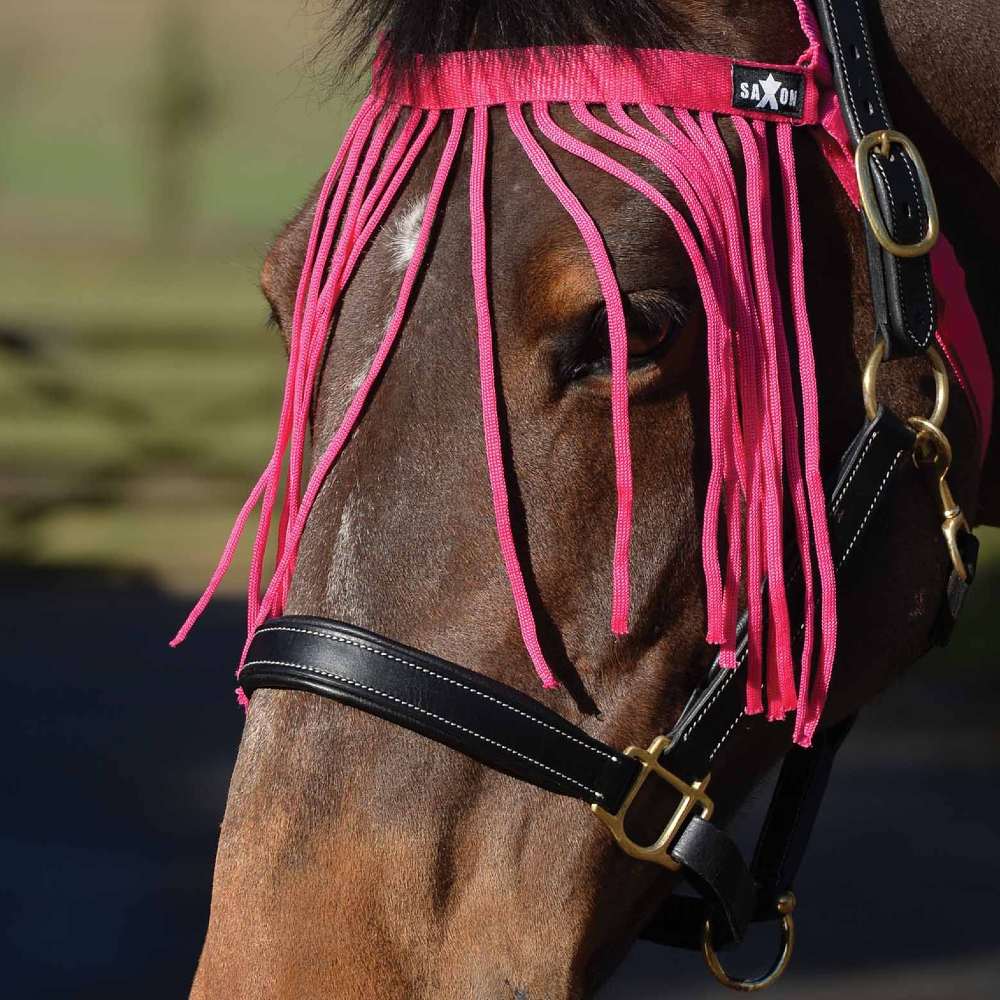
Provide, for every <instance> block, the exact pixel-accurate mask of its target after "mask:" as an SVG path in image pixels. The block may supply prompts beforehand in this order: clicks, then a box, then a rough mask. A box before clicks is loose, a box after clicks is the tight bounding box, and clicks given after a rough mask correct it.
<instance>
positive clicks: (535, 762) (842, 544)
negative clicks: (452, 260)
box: [240, 0, 975, 989]
mask: <svg viewBox="0 0 1000 1000" xmlns="http://www.w3.org/2000/svg"><path fill="white" fill-rule="evenodd" d="M817 7H818V10H819V14H820V19H821V21H822V25H823V29H824V37H825V40H826V43H827V47H828V48H829V50H830V54H831V57H832V59H833V64H834V69H835V77H836V83H837V89H838V93H839V95H840V99H841V103H842V105H843V111H844V115H845V118H846V119H847V122H848V126H849V130H850V132H851V135H852V138H853V140H854V141H855V142H856V143H857V142H859V141H860V140H861V139H862V137H863V136H866V135H869V134H871V133H873V132H876V131H879V130H885V129H888V128H890V127H891V122H890V120H889V116H888V112H887V110H886V106H885V98H884V95H883V91H882V86H881V83H880V80H879V76H878V72H877V69H876V66H875V63H874V60H873V55H872V49H871V44H870V40H869V35H868V28H867V25H866V23H865V15H864V4H863V2H862V0H817ZM893 135H895V133H893ZM892 141H894V142H896V141H898V140H895V139H893V140H892ZM883 153H884V150H883ZM870 159H871V162H870V164H868V165H867V169H868V170H870V171H871V175H872V181H873V187H874V192H875V196H876V198H877V202H878V209H879V210H880V212H881V221H882V222H883V225H884V230H887V231H888V236H889V237H890V239H891V241H895V242H896V243H897V244H903V245H905V244H916V243H919V242H920V240H921V238H922V237H923V235H925V233H926V231H927V230H928V228H929V226H930V219H931V216H932V214H933V206H932V205H930V206H929V205H928V204H927V203H926V200H925V198H924V190H923V188H922V187H921V185H920V184H919V183H918V182H917V178H918V173H917V166H916V165H915V164H914V162H913V160H912V159H911V156H910V152H909V150H908V149H907V148H906V147H905V146H904V147H903V148H901V149H899V150H897V151H896V152H895V155H894V156H888V155H881V156H877V157H874V156H873V157H871V158H870ZM920 168H921V169H922V165H920ZM871 219H872V216H871V215H868V216H866V215H862V220H863V225H864V228H865V234H866V240H867V246H868V252H869V253H868V256H869V269H870V272H871V279H872V289H873V301H874V306H875V320H876V331H877V337H879V338H881V339H882V340H883V341H884V342H885V343H886V345H887V347H891V349H892V350H893V351H894V352H896V353H901V354H912V353H916V352H919V351H921V350H923V349H925V348H926V347H927V346H928V344H929V343H930V340H931V338H932V335H933V332H934V329H935V327H936V318H935V312H934V296H933V293H932V291H931V285H930V272H929V263H928V260H927V257H926V255H922V256H916V257H906V256H899V255H898V253H893V252H891V251H889V250H887V249H884V247H883V243H884V242H885V240H884V237H885V233H882V234H881V238H882V241H881V242H880V238H879V236H877V234H876V233H875V232H874V231H873V228H872V225H871V222H870V220H871ZM875 221H876V222H878V221H880V220H877V219H876V220H875ZM913 447H914V433H913V432H912V431H911V430H910V428H909V427H908V426H906V425H904V424H903V423H901V422H900V421H899V420H898V419H897V418H896V417H895V416H893V415H892V414H891V413H889V412H888V411H885V410H879V411H878V412H877V413H876V415H875V416H874V419H872V420H870V421H869V422H867V423H866V424H865V426H864V427H863V428H862V430H861V431H860V433H859V434H858V435H857V437H856V438H855V439H854V441H853V442H852V444H851V446H850V447H849V448H848V450H847V452H846V453H845V454H844V456H843V458H842V460H841V462H840V466H839V469H838V470H837V473H836V475H835V476H834V477H833V478H832V480H831V481H830V482H829V483H828V488H827V498H828V511H829V519H830V534H831V546H832V550H833V555H834V559H835V565H836V569H837V573H838V576H840V577H841V586H842V587H843V586H844V583H845V581H846V580H847V579H849V574H850V573H851V571H852V563H853V562H856V561H857V557H858V553H859V551H860V550H861V549H862V548H863V546H864V545H865V541H866V538H867V537H868V536H869V535H870V533H871V532H872V529H873V526H874V525H876V524H877V523H878V521H879V517H880V513H881V511H882V509H883V508H884V507H885V506H886V505H887V504H888V502H889V497H890V494H891V493H892V491H893V488H894V487H895V485H896V483H897V482H898V481H899V480H900V479H902V478H904V477H906V476H914V475H915V473H914V472H913V470H912V465H911V463H910V462H909V461H905V460H904V459H905V458H906V457H907V456H908V455H909V454H910V453H911V451H912V449H913ZM963 554H965V555H966V557H967V558H966V562H967V563H968V565H967V569H968V575H969V579H971V575H972V573H973V571H974V563H975V551H974V547H972V546H971V545H970V546H968V547H967V548H966V549H965V550H964V553H963ZM798 572H799V570H798V567H797V566H795V565H791V566H789V578H790V579H793V578H794V576H795V574H796V573H798ZM963 582H965V581H964V580H963ZM792 610H793V614H794V615H795V620H796V621H798V622H801V620H802V615H801V610H802V609H801V607H800V608H798V609H792ZM739 640H740V645H739V647H738V657H737V669H735V670H726V669H724V668H722V667H721V666H719V663H718V660H716V662H715V664H713V666H712V667H711V669H710V670H709V672H708V675H707V677H706V678H705V680H704V682H703V683H702V685H701V686H700V687H699V688H698V689H697V690H696V691H695V692H694V693H693V694H692V695H691V698H690V700H689V702H688V705H687V707H686V708H685V709H684V711H683V712H682V714H681V716H680V718H679V719H678V720H677V721H676V723H675V724H674V726H673V728H672V729H671V730H670V732H669V734H668V735H666V736H664V737H658V738H657V739H656V740H655V741H654V743H653V744H652V746H651V747H650V748H649V749H648V750H641V749H638V748H636V747H629V748H628V749H627V750H625V751H624V752H620V751H619V750H618V749H616V748H614V747H611V746H608V745H606V744H604V743H602V742H601V741H600V740H597V739H595V738H594V737H592V736H590V735H589V734H588V733H586V732H584V731H583V730H582V729H580V728H579V727H577V726H574V725H572V724H571V723H569V722H567V721H566V720H565V719H563V718H562V717H560V716H559V715H557V714H556V713H554V712H552V711H551V710H550V709H548V708H546V707H545V706H544V705H542V704H541V703H539V702H537V701H536V700H535V699H533V698H530V697H528V696H527V695H524V694H522V693H521V692H519V691H516V690H514V689H513V688H510V687H508V686H507V685H505V684H501V683H499V682H497V681H494V680H491V679H490V678H489V677H487V676H484V675H483V674H480V673H475V672H472V671H470V670H467V669H465V668H464V667H461V666H458V665H456V664H453V663H448V662H446V661H444V660H441V659H439V658H437V657H435V656H432V655H431V654H429V653H425V652H421V651H419V650H415V649H410V648H409V647H406V646H403V645H401V644H399V643H397V642H394V641H392V640H390V639H386V638H384V637H381V636H378V635H374V634H372V633H370V632H367V631H365V630H364V629H361V628H358V627H356V626H353V625H346V624H342V623H340V622H334V621H330V620H326V619H322V618H312V617H300V616H286V617H282V618H276V619H273V620H271V621H268V622H266V623H265V624H264V625H263V626H262V627H261V628H260V629H259V630H258V631H257V633H256V634H255V636H254V638H253V641H252V644H251V646H250V648H249V652H248V655H247V658H246V664H245V667H244V669H243V672H242V674H241V675H240V681H241V684H242V686H243V690H244V691H245V692H246V694H247V695H248V696H249V695H251V694H252V693H253V692H254V691H255V690H257V689H258V688H286V689H292V690H298V691H308V692H312V693H314V694H318V695H321V696H323V697H327V698H331V699H334V700H336V701H340V702H343V703H345V704H347V705H351V706H353V707H355V708H359V709H362V710H363V711H366V712H369V713H371V714H373V715H377V716H380V717H381V718H384V719H388V720H390V721H392V722H394V723H396V724H398V725H401V726H403V727H405V728H407V729H411V730H414V731H415V732H418V733H421V734H423V735H424V736H426V737H429V738H430V739H433V740H436V741H438V742H439V743H442V744H444V745H446V746H448V747H451V748H452V749H454V750H457V751H460V752H461V753H463V754H466V755H467V756H469V757H471V758H473V759H475V760H477V761H480V762H481V763H483V764H485V765H486V766H488V767H491V768H494V769H495V770H498V771H502V772H504V773H506V774H509V775H512V776H513V777H515V778H518V779H520V780H522V781H525V782H528V783H530V784H533V785H537V786H538V787H540V788H544V789H547V790H549V791H551V792H555V793H558V794H561V795H568V796H572V797H575V798H578V799H581V800H582V801H584V802H586V803H588V804H589V805H590V806H591V808H592V810H593V812H594V813H595V814H596V815H597V817H598V818H599V819H601V820H602V822H604V823H605V825H606V826H607V827H608V828H609V829H610V831H611V833H612V835H613V836H614V837H615V839H616V840H617V842H618V844H619V845H620V846H621V847H622V849H623V850H624V851H626V853H628V854H630V855H632V856H634V857H636V858H638V859H641V860H646V861H652V862H655V863H657V864H659V865H661V866H663V867H665V868H669V869H671V870H674V871H679V872H683V874H684V875H685V876H686V878H687V880H688V881H689V882H690V883H691V885H692V886H693V887H694V888H695V889H696V890H697V891H698V893H699V897H698V898H695V897H687V896H672V897H671V898H670V900H669V903H668V905H665V906H664V907H663V908H662V910H661V912H660V914H659V915H658V916H657V917H656V918H655V919H654V920H653V922H652V923H651V924H650V925H649V926H648V927H647V928H646V931H645V936H646V937H648V938H651V939H653V940H656V941H659V942H661V943H665V944H672V945H680V946H685V947H694V948H702V949H703V950H704V951H705V954H706V957H707V958H708V959H709V964H710V967H712V968H713V971H714V972H715V974H716V975H717V976H719V978H720V979H721V980H722V981H723V982H726V984H727V985H731V986H735V987H736V988H739V989H746V988H748V987H749V988H758V987H759V986H760V985H763V984H764V983H765V981H764V980H761V981H751V982H750V983H746V982H743V983H739V982H733V981H732V980H729V979H728V977H727V976H725V974H724V973H722V972H721V967H719V966H718V965H717V960H716V959H715V954H714V949H715V947H721V946H722V945H724V944H727V943H730V942H739V941H740V940H741V939H742V937H743V935H744V933H745V931H746V929H747V927H748V926H749V924H750V923H751V922H752V921H758V920H773V921H782V922H784V925H785V930H786V949H785V953H784V954H783V956H782V960H781V961H780V962H779V968H777V970H776V971H777V972H778V973H780V970H781V969H783V968H784V964H786V963H787V957H788V954H789V953H790V941H789V940H788V936H789V931H790V915H789V914H790V910H791V908H792V906H793V905H794V897H793V896H792V895H791V887H792V882H793V879H794V877H795V874H796V871H797V869H798V866H799V863H800V861H801V859H802V856H803V853H804V851H805V848H806V844H807V842H808V839H809V835H810V832H811V830H812V826H813V823H814V820H815V818H816V814H817V810H818V808H819V805H820V802H821V800H822V796H823V792H824V789H825V787H826V781H827V778H828V776H829V773H830V767H831V765H832V762H833V757H834V754H835V753H836V751H837V749H838V748H839V746H840V744H841V743H842V741H843V739H844V737H845V736H846V734H847V732H848V730H849V729H850V727H851V724H852V722H853V719H847V720H844V721H843V722H840V723H839V724H837V725H834V726H832V727H828V728H826V729H823V730H821V731H820V732H819V733H818V734H817V735H816V737H815V740H814V745H813V746H812V747H811V748H810V749H808V750H804V749H801V748H798V747H793V748H792V749H791V750H789V752H788V753H787V754H786V756H785V760H784V763H783V766H782V770H781V772H780V775H779V778H778V782H777V785H776V787H775V791H774V795H773V799H772V802H771V805H770V809H769V811H768V815H767V818H766V821H765V823H764V826H763V830H762V833H761V835H760V838H759V840H758V843H757V847H756V850H755V852H754V856H753V860H752V863H751V864H750V865H749V866H748V865H747V864H746V863H745V861H744V860H743V857H742V856H741V853H740V851H739V849H738V848H737V847H736V845H735V844H734V843H733V841H732V840H731V839H730V838H729V836H728V835H727V834H726V833H725V832H724V831H723V830H722V829H721V828H719V827H718V826H716V825H715V824H714V823H713V822H712V811H713V808H714V806H713V802H712V799H711V797H710V792H711V789H710V786H709V778H710V776H711V773H712V769H713V766H714V763H715V761H716V758H717V757H718V755H719V754H720V752H721V751H722V750H723V749H724V748H725V749H727V750H729V751H732V748H733V747H734V746H739V745H743V746H748V747H749V746H750V745H751V744H752V743H754V742H755V737H756V736H757V735H759V732H760V730H761V729H762V727H764V726H765V725H767V723H766V722H765V721H764V719H763V716H760V715H757V716H747V715H746V714H745V712H744V693H745V660H746V623H745V621H744V622H743V623H741V626H740V631H739ZM653 779H656V780H658V781H659V782H660V783H661V784H662V785H666V786H668V792H669V794H672V795H673V797H674V800H676V801H677V805H676V808H675V809H674V812H673V814H672V816H671V818H670V821H669V822H668V824H667V825H666V827H665V828H664V829H663V831H662V833H661V835H660V836H659V837H658V838H657V840H656V841H655V842H654V843H653V844H651V845H643V844H639V843H636V842H635V841H634V840H633V839H632V838H631V837H630V836H629V834H628V833H627V832H626V829H625V818H626V815H627V814H628V811H629V808H630V806H631V805H632V802H633V800H634V799H635V797H636V794H637V792H638V790H639V788H640V786H641V785H642V784H643V783H644V782H646V781H647V780H653ZM713 962H716V965H715V966H713V965H712V963H713ZM772 978H773V977H772ZM767 981H770V980H769V979H768V980H767Z"/></svg>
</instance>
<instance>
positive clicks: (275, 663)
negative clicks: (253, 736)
mask: <svg viewBox="0 0 1000 1000" xmlns="http://www.w3.org/2000/svg"><path fill="white" fill-rule="evenodd" d="M243 666H244V667H292V668H294V669H296V670H305V671H308V672H309V673H311V674H318V675H319V676H320V677H329V678H331V680H336V681H340V682H341V683H342V684H350V685H351V686H352V687H356V688H361V690H362V691H370V692H371V693H372V694H377V695H378V696H379V697H380V698H388V700H389V701H394V702H396V703H397V704H399V705H405V706H406V707H407V708H410V709H412V710H413V711H414V712H420V713H421V715H426V716H429V717H430V718H432V719H436V720H437V721H438V722H443V723H444V724H445V725H446V726H453V727H454V728H455V729H458V730H460V731H461V732H463V733H468V735H469V736H475V737H476V738H477V739H480V740H482V741H483V742H484V743H489V744H490V745H491V746H495V747H497V748H499V749H500V750H503V751H504V752H505V753H512V754H514V756H515V757H520V758H522V759H523V760H526V761H529V762H530V763H532V764H534V765H535V766H536V767H540V768H542V769H543V770H546V771H549V772H551V773H552V774H554V775H556V776H558V777H560V778H562V779H563V780H564V781H568V782H570V784H573V785H576V786H577V787H578V788H582V789H583V790H584V791H585V792H589V793H590V794H591V795H594V796H596V797H597V798H599V799H603V798H604V796H603V795H602V794H601V793H600V792H598V791H596V790H595V789H593V788H590V787H588V786H587V785H585V784H583V782H582V781H577V780H576V778H571V777H570V776H569V775H568V774H563V773H562V771H557V770H556V769H555V768H554V767H549V765H548V764H543V763H542V762H541V761H540V760H535V758H534V757H529V756H528V755H527V754H526V753H521V751H520V750H515V749H514V748H513V747H509V746H506V745H505V744H503V743H498V742H497V741H496V740H491V739H490V738H489V737H488V736H483V734H482V733H477V732H476V731H475V730H474V729H469V728H467V727H466V726H462V725H460V724H459V723H457V722H453V721H452V720H451V719H446V718H445V717H444V716H443V715H438V714H436V713H435V712H431V711H429V710H428V709H426V708H421V707H420V706H419V705H414V704H412V703H411V702H408V701H404V700H403V699H402V698H397V697H396V696H395V695H392V694H389V693H388V692H386V691H381V690H379V689H378V688H374V687H371V686H369V685H368V684H362V683H361V682H360V681H356V680H353V679H352V678H350V677H343V676H341V675H340V674H335V673H332V672H331V671H329V670H320V669H319V667H313V666H310V665H309V664H308V663H288V662H286V661H284V660H251V661H250V662H249V663H245V664H244V665H243Z"/></svg>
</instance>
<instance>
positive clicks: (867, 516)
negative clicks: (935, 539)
mask: <svg viewBox="0 0 1000 1000" xmlns="http://www.w3.org/2000/svg"><path fill="white" fill-rule="evenodd" d="M878 433H879V432H878V430H876V431H874V432H873V433H872V436H871V437H870V438H869V439H868V443H867V444H866V445H865V448H864V451H863V452H862V453H861V456H860V457H859V458H858V461H857V464H856V465H855V466H854V470H853V471H852V472H851V474H850V476H848V478H847V480H846V481H845V483H844V485H843V486H842V487H841V488H840V489H839V490H838V491H837V494H836V496H835V497H834V499H833V501H832V502H831V507H832V508H833V510H834V511H836V509H837V505H838V503H839V501H840V500H842V499H843V497H844V494H845V493H846V491H847V487H848V486H850V484H851V482H852V480H853V479H854V477H855V476H856V475H857V473H858V470H859V469H860V468H861V466H862V465H863V464H864V460H865V457H866V456H867V454H868V451H869V450H870V448H871V446H872V442H873V441H874V440H875V438H876V437H877V436H878ZM902 454H903V451H902V449H900V450H899V451H897V452H896V457H895V458H894V459H893V460H892V465H891V466H890V467H889V471H888V472H886V474H885V476H884V477H883V479H882V482H881V483H880V484H879V486H878V489H877V490H876V491H875V496H874V497H873V498H872V502H871V504H869V506H868V510H867V511H866V512H865V516H864V517H863V518H862V519H861V523H860V524H859V525H858V530H857V531H855V533H854V537H853V538H852V539H851V542H850V544H849V545H848V546H847V548H846V549H845V550H844V553H843V555H842V556H841V557H840V559H839V561H838V562H837V566H836V568H837V569H838V570H839V569H840V568H841V567H842V566H843V565H844V563H845V562H846V561H847V557H848V555H850V552H851V549H853V548H854V544H855V542H857V540H858V536H859V535H860V534H861V532H862V531H863V530H864V528H865V525H866V524H867V523H868V521H869V519H870V518H871V515H872V511H873V510H874V509H875V505H876V504H877V503H878V500H879V497H880V496H881V495H882V491H883V490H884V489H885V486H886V483H887V482H888V481H889V478H890V477H891V476H892V474H893V472H895V470H896V466H897V465H898V464H899V459H900V456H901V455H902ZM804 629H805V623H803V624H802V625H800V626H799V628H798V632H797V633H796V634H797V635H800V634H801V633H802V632H803V630H804ZM749 652H750V647H749V646H747V647H746V649H744V650H743V654H742V655H741V656H740V657H739V658H738V659H737V660H736V667H737V668H739V667H740V666H742V664H743V661H744V660H745V659H746V657H747V654H748V653H749ZM729 673H730V676H729V677H727V678H726V679H725V680H724V681H723V682H722V684H721V685H720V686H719V690H718V691H716V692H715V694H714V695H713V696H712V699H711V701H709V703H708V704H707V705H706V706H705V707H704V708H703V709H702V710H701V711H700V712H699V713H698V716H697V718H696V719H695V720H694V722H692V723H691V725H690V727H689V728H688V731H687V732H686V733H685V734H684V740H687V738H688V736H689V735H690V734H691V733H692V732H693V731H694V728H695V727H696V726H697V725H698V723H699V722H700V721H701V719H702V717H703V716H704V715H705V713H706V712H707V711H708V710H709V709H710V708H711V707H712V704H713V703H714V702H715V700H716V698H718V697H719V695H721V694H722V692H723V691H724V690H725V689H726V686H727V685H728V684H729V682H730V680H732V675H733V674H735V673H736V670H730V672H729ZM745 714H746V708H745V707H744V708H742V709H740V713H739V715H737V716H736V718H735V719H733V721H732V723H731V725H730V726H729V728H728V729H727V730H726V731H725V733H724V734H723V736H722V739H721V740H719V742H718V743H716V745H715V749H714V750H713V751H712V752H711V754H710V755H709V758H708V761H709V763H711V762H712V761H713V760H714V759H715V755H716V754H717V753H718V752H719V750H720V749H721V747H722V744H723V743H725V742H726V740H727V739H728V738H729V734H730V733H731V732H732V731H733V730H734V729H735V728H736V724H737V723H738V722H739V721H740V719H742V718H743V716H744V715H745Z"/></svg>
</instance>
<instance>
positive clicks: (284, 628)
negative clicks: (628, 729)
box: [257, 625, 621, 764]
mask: <svg viewBox="0 0 1000 1000" xmlns="http://www.w3.org/2000/svg"><path fill="white" fill-rule="evenodd" d="M262 632H299V633H301V634H302V635H314V636H316V637H317V638H319V639H329V640H330V641H331V642H341V643H344V645H347V646H355V647H357V648H358V649H364V650H366V651H367V652H369V653H374V654H375V655H376V656H381V657H384V658H385V659H387V660H394V661H395V662H396V663H402V664H403V666H406V667H413V669H414V670H419V671H420V672H421V673H424V674H429V675H430V676H431V677H437V678H438V680H442V681H447V682H448V683H449V684H454V685H455V687H459V688H461V689H462V690H463V691H469V692H471V693H472V694H477V695H479V697H480V698H485V699H486V700H487V701H491V702H493V704H494V705H499V706H500V707H501V708H506V709H507V710H508V711H511V712H515V713H516V714H517V715H520V716H523V717H524V718H525V719H527V720H528V721H529V722H534V723H535V724H536V725H539V726H542V727H543V728H545V729H548V730H550V731H551V732H553V733H556V734H557V735H558V736H562V737H564V738H565V739H567V740H569V741H570V742H571V743H576V744H577V745H578V746H581V747H583V748H584V749H585V750H591V751H593V752H594V753H596V754H598V755H600V756H601V757H605V758H606V759H607V760H610V761H611V763H612V764H617V763H618V762H619V761H620V760H621V757H618V756H614V755H612V754H609V753H606V752H605V751H603V750H598V749H597V747H592V746H590V744H589V743H584V742H583V740H578V739H577V738H576V737H575V736H570V734H569V733H564V732H563V731H562V730H561V729H556V727H555V726H552V725H549V723H547V722H543V721H542V720H541V719H536V718H535V717H534V716H533V715H529V714H528V713H527V712H523V711H522V710H521V709H519V708H515V707H514V706H513V705H508V704H507V703H506V702H504V701H500V699H499V698H494V697H492V695H488V694H486V693H485V692H483V691H477V690H476V689H475V688H474V687H469V685H468V684H463V683H462V682H461V681H456V680H453V679H452V678H451V677H445V675H444V674H439V673H437V672H436V671H434V670H429V669H428V668H427V667H422V666H421V665H420V664H419V663H413V662H412V661H410V660H404V659H403V658H402V657H401V656H393V654H392V653H386V652H385V651H384V650H381V649H376V648H374V647H373V646H369V645H367V644H365V643H363V642H358V641H357V640H356V639H348V638H346V637H344V636H340V635H330V634H328V633H326V632H317V631H315V630H314V629H307V628H292V627H291V626H288V625H270V626H268V627H267V628H261V629H258V630H257V635H260V634H261V633H262Z"/></svg>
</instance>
